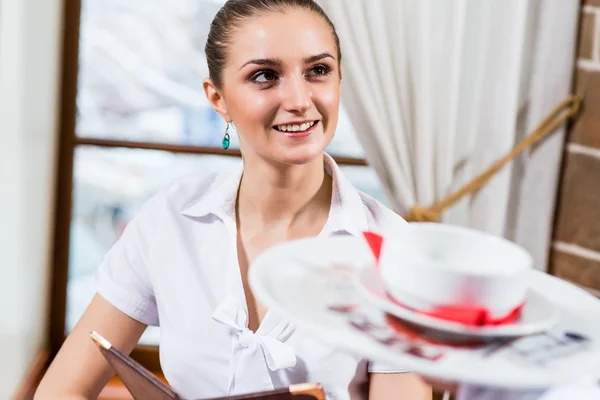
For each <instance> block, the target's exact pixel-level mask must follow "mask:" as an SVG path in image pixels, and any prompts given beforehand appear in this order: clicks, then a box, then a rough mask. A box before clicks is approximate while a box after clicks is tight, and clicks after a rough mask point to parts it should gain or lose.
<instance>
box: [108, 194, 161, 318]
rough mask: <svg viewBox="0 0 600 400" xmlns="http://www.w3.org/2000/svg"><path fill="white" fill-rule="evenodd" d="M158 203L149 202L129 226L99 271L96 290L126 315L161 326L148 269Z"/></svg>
mask: <svg viewBox="0 0 600 400" xmlns="http://www.w3.org/2000/svg"><path fill="white" fill-rule="evenodd" d="M152 207H156V206H155V202H154V201H152V202H148V203H147V204H146V205H144V207H143V209H142V211H140V212H139V213H138V214H137V215H136V216H135V217H134V218H133V219H132V220H131V221H130V222H129V224H128V225H127V227H126V228H125V230H124V231H123V234H122V235H121V237H120V238H119V239H118V240H117V242H116V243H115V245H114V246H113V247H112V248H111V249H110V250H109V251H108V253H107V254H106V256H105V258H104V260H103V262H102V264H101V265H100V266H99V268H98V270H97V271H96V286H97V292H98V294H99V295H100V296H102V297H103V298H104V299H105V300H106V301H108V302H109V303H110V304H112V305H113V306H115V307H116V308H117V309H119V310H120V311H121V312H123V313H124V314H126V315H128V316H130V317H131V318H133V319H135V320H137V321H139V322H142V323H144V324H146V325H152V326H158V311H157V307H156V300H155V297H154V291H153V289H152V283H151V279H150V274H149V272H148V268H147V262H146V260H147V259H148V251H149V249H150V248H151V246H150V245H149V241H150V240H151V233H152V232H157V230H156V229H155V227H153V226H152V225H155V224H156V222H154V221H155V220H154V221H153V220H152V218H156V216H154V217H152V215H153V214H155V213H153V211H152Z"/></svg>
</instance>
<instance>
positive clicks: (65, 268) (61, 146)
mask: <svg viewBox="0 0 600 400" xmlns="http://www.w3.org/2000/svg"><path fill="white" fill-rule="evenodd" d="M63 7H64V8H63V32H62V34H63V38H62V44H63V48H62V66H61V77H60V81H61V90H60V98H59V108H60V110H59V135H58V136H59V137H58V159H57V168H56V189H55V190H56V191H55V206H54V209H55V214H54V236H53V254H52V271H51V288H50V312H49V324H48V326H49V332H48V336H49V344H50V356H51V357H54V356H55V355H56V353H57V352H58V350H59V349H60V347H61V346H62V344H63V342H64V340H65V338H66V336H65V326H66V306H67V284H68V277H69V248H70V226H71V218H72V203H73V193H72V191H73V167H74V155H75V151H76V150H77V148H78V147H80V146H86V145H91V146H96V147H105V148H131V149H148V150H163V151H168V152H171V153H185V154H197V155H202V154H206V155H222V156H231V157H240V156H241V153H240V151H239V150H237V149H229V150H223V149H220V148H212V147H205V146H189V145H181V144H166V143H152V142H141V141H127V140H112V139H101V138H86V137H78V136H77V132H76V113H77V86H78V72H79V44H80V43H79V33H80V24H81V0H73V1H68V2H65V3H64V6H63ZM333 158H334V159H335V161H336V162H337V163H338V164H339V165H354V166H366V165H368V164H367V162H366V160H365V159H363V158H352V157H337V156H333ZM131 355H132V357H133V358H134V359H135V360H137V361H138V362H140V363H141V364H142V365H143V366H145V367H146V368H148V369H150V370H151V371H157V372H159V371H160V370H161V368H160V361H159V351H158V346H153V345H144V344H138V345H137V346H136V347H135V349H134V350H133V352H132V354H131Z"/></svg>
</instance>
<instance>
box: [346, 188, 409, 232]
mask: <svg viewBox="0 0 600 400" xmlns="http://www.w3.org/2000/svg"><path fill="white" fill-rule="evenodd" d="M357 192H358V195H359V197H360V199H361V201H362V204H363V209H364V212H365V215H366V218H367V223H368V226H369V230H372V231H376V232H381V233H385V232H388V231H392V232H393V231H396V230H399V229H401V228H402V227H404V226H406V225H407V224H408V222H406V221H405V220H404V218H402V217H401V216H400V214H398V213H397V212H395V211H393V210H392V209H390V208H389V207H387V206H385V205H384V204H383V203H381V202H380V201H379V200H377V199H375V198H373V197H371V196H369V195H368V194H366V193H364V192H361V191H360V190H358V189H357Z"/></svg>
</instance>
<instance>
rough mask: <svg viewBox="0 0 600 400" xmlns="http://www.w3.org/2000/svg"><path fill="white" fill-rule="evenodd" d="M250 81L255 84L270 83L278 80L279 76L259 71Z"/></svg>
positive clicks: (272, 72)
mask: <svg viewBox="0 0 600 400" xmlns="http://www.w3.org/2000/svg"><path fill="white" fill-rule="evenodd" d="M250 80H251V81H252V82H254V83H269V82H273V81H276V80H277V74H276V73H275V71H269V70H267V71H258V72H257V73H255V74H254V75H252V77H251V78H250Z"/></svg>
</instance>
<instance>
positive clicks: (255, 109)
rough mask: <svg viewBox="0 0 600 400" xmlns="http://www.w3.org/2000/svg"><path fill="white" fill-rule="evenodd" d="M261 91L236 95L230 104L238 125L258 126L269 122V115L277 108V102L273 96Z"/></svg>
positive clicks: (229, 106)
mask: <svg viewBox="0 0 600 400" xmlns="http://www.w3.org/2000/svg"><path fill="white" fill-rule="evenodd" d="M272 97H273V96H268V95H265V94H260V93H258V94H257V93H256V92H253V93H250V92H248V93H246V94H245V95H236V96H235V101H234V102H233V103H232V104H230V105H228V108H229V109H230V113H231V117H232V118H233V119H234V121H235V123H236V125H237V126H238V127H240V128H241V127H244V126H245V127H248V128H250V129H252V127H256V126H257V125H260V126H263V125H264V124H265V123H267V122H268V120H269V116H270V115H271V114H272V113H273V108H274V107H275V108H276V104H275V103H276V102H275V101H274V99H273V98H272Z"/></svg>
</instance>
